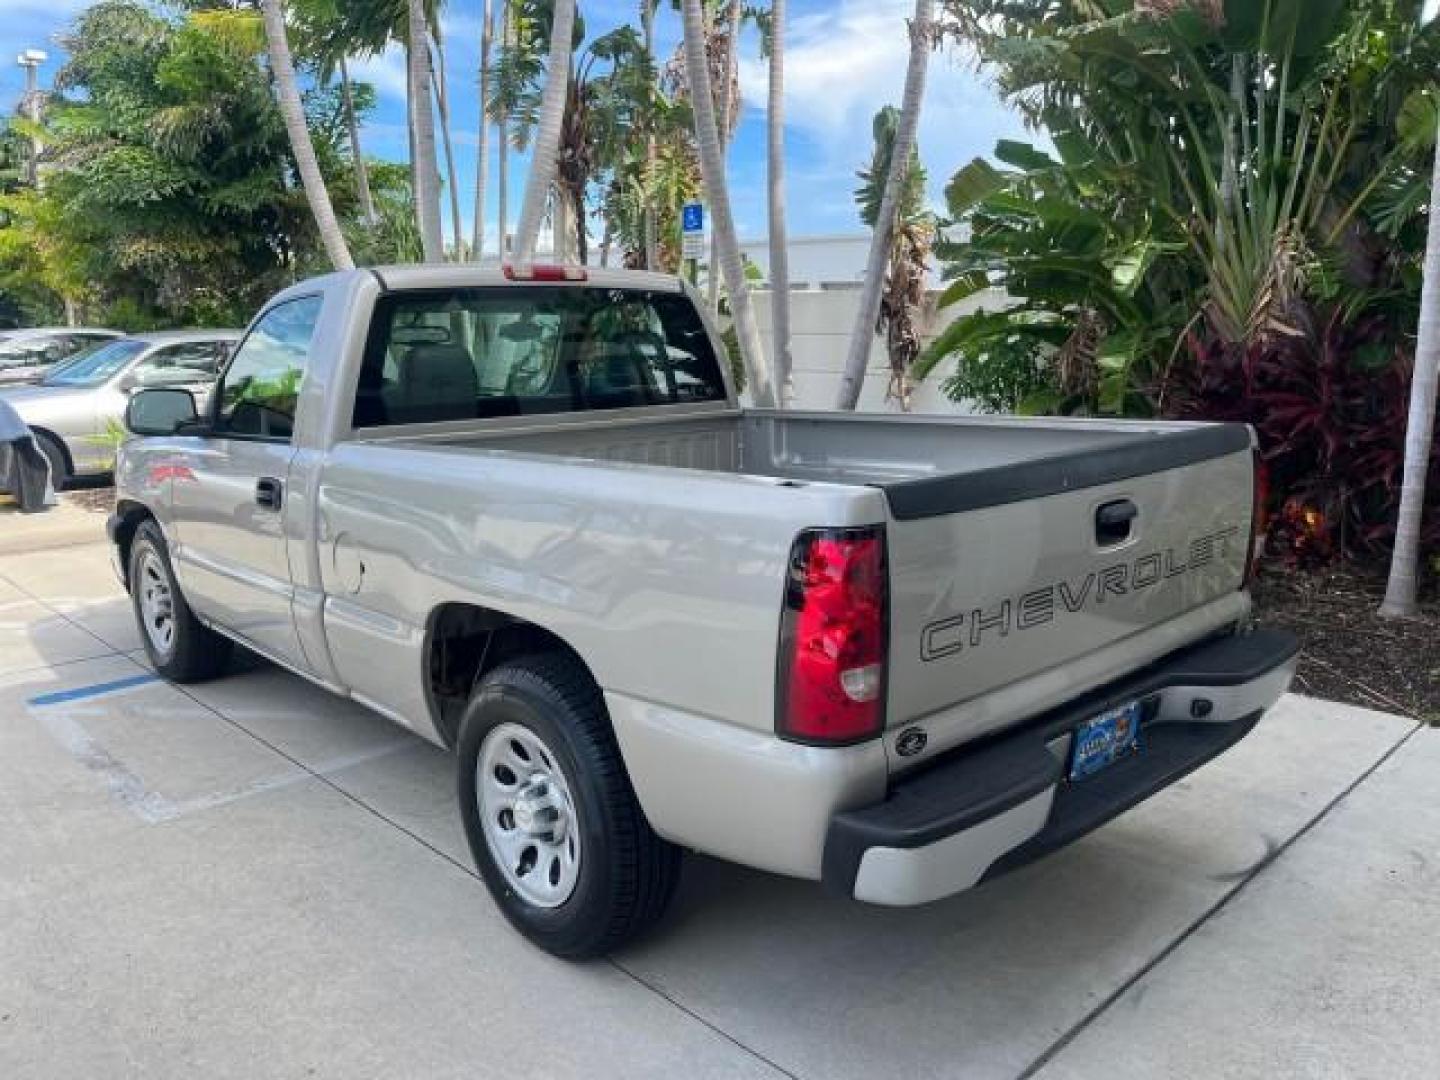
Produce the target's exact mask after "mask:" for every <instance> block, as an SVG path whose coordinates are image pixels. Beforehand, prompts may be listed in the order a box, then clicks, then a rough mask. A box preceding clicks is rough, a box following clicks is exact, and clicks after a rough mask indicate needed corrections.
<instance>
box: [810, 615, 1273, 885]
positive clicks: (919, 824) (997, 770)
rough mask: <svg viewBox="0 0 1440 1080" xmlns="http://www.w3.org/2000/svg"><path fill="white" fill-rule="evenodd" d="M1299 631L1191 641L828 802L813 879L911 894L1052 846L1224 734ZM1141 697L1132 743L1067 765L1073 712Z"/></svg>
mask: <svg viewBox="0 0 1440 1080" xmlns="http://www.w3.org/2000/svg"><path fill="white" fill-rule="evenodd" d="M1299 648H1300V647H1299V642H1298V641H1297V640H1296V638H1295V637H1294V636H1293V635H1291V634H1289V633H1286V632H1284V631H1279V630H1259V631H1256V632H1254V633H1250V634H1244V635H1235V636H1231V637H1226V638H1222V639H1219V640H1216V641H1211V642H1207V643H1204V644H1201V645H1197V646H1195V647H1193V648H1190V649H1185V650H1182V651H1181V652H1178V653H1175V654H1172V655H1170V656H1168V657H1166V658H1165V659H1163V660H1161V661H1159V662H1158V663H1156V664H1153V665H1151V666H1150V667H1149V668H1146V669H1145V670H1143V671H1141V672H1138V673H1136V674H1135V675H1133V676H1130V677H1128V678H1126V679H1123V680H1120V681H1119V682H1116V683H1112V684H1110V685H1108V686H1105V687H1102V688H1100V689H1099V690H1097V691H1095V692H1093V693H1090V694H1087V695H1085V696H1084V697H1082V698H1079V699H1077V700H1075V701H1073V702H1070V703H1068V704H1066V705H1064V706H1062V707H1060V708H1057V709H1054V710H1051V711H1050V712H1048V713H1046V714H1044V715H1043V716H1040V717H1038V718H1037V719H1036V720H1034V721H1032V722H1030V723H1027V724H1026V725H1025V726H1024V727H1023V728H1021V729H1020V730H1018V731H1014V732H1010V733H1007V734H1005V735H1003V736H999V737H997V738H995V739H992V740H989V741H987V742H985V743H984V744H982V745H980V746H978V747H975V748H970V749H966V750H964V751H960V752H957V753H955V754H954V755H951V756H948V757H946V758H943V759H941V760H940V761H938V762H937V763H936V764H934V765H933V766H930V767H928V768H926V769H925V770H924V771H922V772H919V773H917V774H913V775H909V776H906V777H904V778H903V779H901V780H899V781H897V782H896V783H895V784H893V785H892V786H891V788H890V791H889V793H888V794H887V796H886V797H885V798H884V799H883V800H882V801H880V802H877V803H873V804H871V805H869V806H864V807H860V808H857V809H853V810H846V811H842V812H840V813H837V814H835V815H834V816H833V817H832V818H831V820H830V827H829V831H828V833H827V835H826V840H825V852H824V859H823V865H822V870H821V879H822V881H823V882H824V884H825V887H826V888H827V889H828V890H830V891H832V892H836V893H840V894H842V895H846V896H853V897H855V898H856V899H857V900H864V901H867V902H869V903H875V904H889V905H910V904H924V903H928V902H930V901H932V900H937V899H939V898H941V897H943V896H949V895H951V894H953V893H957V892H960V891H962V890H964V889H968V888H970V887H971V886H973V885H976V884H979V883H980V882H981V881H985V880H988V879H989V878H992V877H996V876H998V875H1000V874H1003V873H1005V872H1006V871H1008V870H1012V869H1014V868H1016V867H1018V866H1022V865H1024V864H1025V863H1027V862H1030V861H1032V860H1033V859H1036V858H1039V857H1040V856H1042V855H1045V854H1047V853H1048V852H1051V851H1053V850H1055V849H1056V848H1059V847H1063V846H1064V845H1065V844H1068V843H1070V842H1071V841H1073V840H1076V839H1078V838H1079V837H1081V836H1083V835H1085V834H1086V833H1088V832H1090V831H1091V830H1092V829H1095V828H1098V827H1099V826H1100V825H1103V824H1104V823H1105V822H1107V821H1109V820H1111V819H1112V818H1114V817H1116V816H1117V815H1119V814H1121V813H1123V812H1124V811H1126V810H1128V809H1129V808H1130V807H1132V806H1134V805H1136V804H1137V803H1139V802H1141V801H1142V800H1144V799H1146V798H1149V797H1150V796H1151V795H1153V794H1155V793H1156V792H1158V791H1160V790H1162V789H1163V788H1166V787H1168V786H1169V785H1170V784H1173V783H1174V782H1175V781H1177V780H1179V779H1181V778H1182V777H1184V776H1186V775H1187V774H1188V773H1190V772H1192V771H1193V770H1195V769H1197V768H1199V767H1200V766H1201V765H1203V764H1205V762H1207V761H1210V760H1211V759H1212V758H1215V757H1217V756H1219V755H1220V754H1221V753H1223V752H1224V751H1226V750H1228V749H1229V748H1230V747H1231V746H1234V745H1235V744H1236V743H1237V742H1239V741H1240V740H1241V739H1242V738H1244V737H1245V736H1246V735H1248V734H1249V733H1250V731H1251V730H1252V729H1253V728H1254V727H1255V725H1256V724H1257V723H1258V722H1259V720H1260V717H1261V715H1262V714H1263V713H1264V711H1265V710H1266V709H1268V708H1269V707H1270V706H1271V705H1273V704H1274V703H1275V702H1276V701H1277V700H1278V699H1279V698H1280V696H1281V695H1282V694H1283V693H1285V691H1286V690H1287V689H1288V688H1289V686H1290V682H1291V680H1292V679H1293V678H1294V675H1295V663H1296V658H1297V656H1298V654H1299ZM1131 701H1142V702H1144V704H1145V712H1144V720H1143V721H1142V725H1141V728H1140V749H1139V751H1138V752H1136V753H1134V754H1132V755H1131V756H1129V757H1127V758H1125V759H1124V760H1121V761H1118V762H1116V763H1115V764H1114V765H1111V766H1110V767H1109V768H1107V769H1105V770H1104V771H1103V772H1100V773H1097V774H1095V775H1094V776H1091V777H1088V778H1086V779H1084V780H1080V781H1076V782H1071V781H1070V780H1069V779H1068V778H1067V773H1068V768H1067V766H1068V762H1069V754H1070V742H1071V738H1072V735H1073V732H1074V730H1075V728H1076V726H1077V725H1079V724H1081V723H1083V722H1084V721H1086V720H1088V719H1090V718H1091V717H1094V716H1098V715H1099V714H1100V713H1103V712H1105V711H1106V710H1107V709H1110V708H1113V707H1115V706H1118V705H1121V704H1124V703H1126V702H1131Z"/></svg>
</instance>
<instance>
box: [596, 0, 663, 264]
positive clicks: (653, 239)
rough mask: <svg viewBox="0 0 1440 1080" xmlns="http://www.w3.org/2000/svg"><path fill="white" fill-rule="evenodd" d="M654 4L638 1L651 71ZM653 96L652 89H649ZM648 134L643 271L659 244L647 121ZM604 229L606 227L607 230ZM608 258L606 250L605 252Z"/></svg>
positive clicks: (656, 260) (652, 131)
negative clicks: (652, 190) (652, 189)
mask: <svg viewBox="0 0 1440 1080" xmlns="http://www.w3.org/2000/svg"><path fill="white" fill-rule="evenodd" d="M657 2H658V0H640V30H641V35H642V37H643V38H644V41H645V57H646V60H647V61H649V63H650V66H651V68H652V69H653V68H654V66H655V5H656V3H657ZM652 92H653V88H652ZM647 127H648V128H649V131H647V132H646V135H645V207H644V209H643V210H641V212H640V257H641V266H642V267H643V268H644V269H646V270H657V269H659V266H660V243H659V237H657V236H656V235H655V234H656V222H655V203H654V198H653V192H651V191H650V190H649V188H650V184H651V182H652V181H653V180H654V178H655V122H654V117H653V116H651V117H650V118H648V119H647ZM607 229H608V226H607ZM606 254H607V256H608V254H609V252H608V250H607V252H606Z"/></svg>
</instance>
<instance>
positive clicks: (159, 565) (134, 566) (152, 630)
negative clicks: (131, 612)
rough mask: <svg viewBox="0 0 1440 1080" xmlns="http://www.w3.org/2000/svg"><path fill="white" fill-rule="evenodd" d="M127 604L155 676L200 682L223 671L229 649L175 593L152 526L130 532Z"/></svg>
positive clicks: (163, 549)
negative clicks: (153, 668)
mask: <svg viewBox="0 0 1440 1080" xmlns="http://www.w3.org/2000/svg"><path fill="white" fill-rule="evenodd" d="M130 603H131V606H132V607H133V608H134V609H135V622H136V624H137V625H138V626H139V628H140V637H141V639H142V640H143V641H144V642H145V652H146V655H148V656H149V657H150V663H151V664H153V665H154V666H155V670H156V672H157V673H158V674H160V675H161V676H163V677H164V678H166V679H169V680H170V681H171V682H178V683H186V682H200V681H202V680H204V679H213V678H214V677H215V676H217V675H219V674H221V673H222V672H224V670H225V668H226V666H227V665H228V664H229V662H230V653H231V651H232V649H233V646H232V645H231V642H230V639H229V638H226V637H221V636H220V635H219V634H217V633H215V631H213V630H211V629H210V628H209V627H208V626H206V625H205V624H204V623H202V622H201V621H200V620H199V619H197V618H196V617H195V615H194V613H193V612H192V611H191V610H190V605H189V604H187V603H186V602H185V596H184V594H183V593H181V592H180V585H179V583H178V582H177V581H176V580H175V571H174V569H173V568H172V567H171V565H170V553H169V551H168V550H167V549H166V547H165V537H164V536H163V535H162V534H161V532H160V527H159V526H158V525H156V524H155V522H153V521H146V522H143V523H142V524H141V525H140V527H139V528H138V529H136V530H135V539H134V540H133V541H132V542H131V544H130Z"/></svg>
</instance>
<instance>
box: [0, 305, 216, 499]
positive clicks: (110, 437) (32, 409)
mask: <svg viewBox="0 0 1440 1080" xmlns="http://www.w3.org/2000/svg"><path fill="white" fill-rule="evenodd" d="M239 338H240V334H239V332H238V331H235V330H187V331H170V332H166V333H156V334H135V335H134V336H132V337H122V338H118V339H116V340H115V341H111V342H108V343H107V344H104V345H101V346H99V347H98V348H96V349H94V350H92V351H90V352H87V353H84V354H82V355H80V356H78V357H76V358H74V359H73V360H70V361H68V362H66V363H63V364H59V365H57V366H56V367H54V368H52V369H51V370H50V372H49V373H48V374H46V375H45V377H44V378H43V379H41V381H40V382H39V383H38V384H36V385H34V386H14V387H4V388H0V394H3V395H4V396H5V400H6V401H8V402H9V403H10V404H11V405H13V406H14V407H15V411H16V412H18V413H19V414H20V418H21V419H22V420H24V421H25V423H26V424H28V425H29V426H30V430H31V431H33V432H34V433H35V441H36V443H37V444H38V445H39V447H40V449H41V450H42V451H43V452H44V454H45V456H46V457H47V458H49V459H50V473H51V476H52V477H53V478H54V482H55V486H56V488H59V487H60V486H61V485H62V484H64V483H65V482H66V481H67V480H69V479H71V478H72V477H76V476H88V475H98V474H103V473H107V472H109V471H110V469H111V468H112V467H113V465H114V462H115V450H116V446H117V443H118V439H119V438H120V437H121V434H122V432H123V428H122V427H121V423H120V422H121V420H122V418H123V417H124V415H125V405H126V402H128V401H129V399H130V394H131V393H132V392H134V391H135V390H138V389H142V388H150V387H157V386H176V387H183V388H185V389H187V390H191V391H193V392H194V393H195V394H196V397H197V398H198V399H200V400H201V401H203V400H204V399H205V398H206V397H207V396H208V394H209V392H210V388H211V386H212V385H213V384H214V382H215V376H216V374H217V373H218V372H219V370H220V366H221V365H222V364H223V363H224V362H225V360H226V358H228V357H229V355H230V350H231V348H233V346H234V343H235V342H236V341H238V340H239Z"/></svg>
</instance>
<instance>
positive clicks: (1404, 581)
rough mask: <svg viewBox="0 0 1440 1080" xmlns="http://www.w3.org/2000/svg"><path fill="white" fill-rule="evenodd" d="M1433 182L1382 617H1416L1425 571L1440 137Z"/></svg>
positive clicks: (1437, 337) (1438, 359) (1438, 321)
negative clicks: (1422, 557) (1422, 564)
mask: <svg viewBox="0 0 1440 1080" xmlns="http://www.w3.org/2000/svg"><path fill="white" fill-rule="evenodd" d="M1436 145H1437V152H1436V154H1435V164H1434V168H1433V172H1432V176H1431V182H1430V223H1429V231H1428V233H1427V235H1426V242H1425V280H1424V284H1423V285H1422V286H1421V289H1420V334H1419V340H1418V341H1416V343H1415V371H1414V374H1413V375H1412V376H1411V382H1410V418H1409V420H1408V422H1407V425H1406V428H1405V478H1404V480H1403V481H1402V483H1401V485H1400V520H1399V523H1398V524H1397V526H1396V529H1395V551H1394V553H1393V554H1392V555H1391V557H1390V580H1389V582H1388V583H1387V584H1386V586H1385V602H1384V603H1383V604H1381V606H1380V614H1381V615H1387V616H1410V615H1414V614H1415V612H1416V594H1417V592H1418V585H1419V571H1420V524H1421V518H1422V517H1423V515H1424V510H1425V485H1426V480H1427V479H1428V474H1429V469H1430V454H1431V451H1432V449H1433V447H1434V445H1435V397H1436V392H1437V390H1440V135H1437V142H1436Z"/></svg>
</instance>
